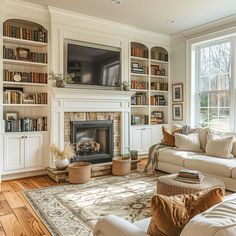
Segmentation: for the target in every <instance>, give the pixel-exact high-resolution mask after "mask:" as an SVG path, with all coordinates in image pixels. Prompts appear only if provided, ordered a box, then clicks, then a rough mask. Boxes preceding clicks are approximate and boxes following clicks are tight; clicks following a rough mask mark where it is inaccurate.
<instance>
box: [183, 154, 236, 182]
mask: <svg viewBox="0 0 236 236" xmlns="http://www.w3.org/2000/svg"><path fill="white" fill-rule="evenodd" d="M184 167H185V168H189V169H195V170H200V171H202V172H206V173H208V174H212V175H217V176H222V177H226V178H231V177H232V169H233V168H236V158H232V159H224V158H217V157H211V156H206V155H196V156H192V157H191V159H190V158H189V159H186V160H185V161H184Z"/></svg>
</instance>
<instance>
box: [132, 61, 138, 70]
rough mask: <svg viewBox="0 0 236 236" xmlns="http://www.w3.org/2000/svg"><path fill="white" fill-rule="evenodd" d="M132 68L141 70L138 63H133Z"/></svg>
mask: <svg viewBox="0 0 236 236" xmlns="http://www.w3.org/2000/svg"><path fill="white" fill-rule="evenodd" d="M131 65H132V68H136V69H138V68H139V64H138V63H137V62H132V64H131Z"/></svg>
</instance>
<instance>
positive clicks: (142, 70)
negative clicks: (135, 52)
mask: <svg viewBox="0 0 236 236" xmlns="http://www.w3.org/2000/svg"><path fill="white" fill-rule="evenodd" d="M131 73H136V74H148V66H143V67H142V68H136V67H132V68H131Z"/></svg>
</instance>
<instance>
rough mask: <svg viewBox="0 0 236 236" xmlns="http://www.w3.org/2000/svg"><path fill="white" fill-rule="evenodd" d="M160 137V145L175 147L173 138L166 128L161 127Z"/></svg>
mask: <svg viewBox="0 0 236 236" xmlns="http://www.w3.org/2000/svg"><path fill="white" fill-rule="evenodd" d="M162 135H163V138H162V140H161V144H163V145H166V146H170V147H175V136H174V134H172V133H171V132H170V131H169V130H168V129H167V128H166V127H164V126H162Z"/></svg>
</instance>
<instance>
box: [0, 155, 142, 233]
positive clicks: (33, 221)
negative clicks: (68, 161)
mask: <svg viewBox="0 0 236 236" xmlns="http://www.w3.org/2000/svg"><path fill="white" fill-rule="evenodd" d="M145 163H146V160H145V159H143V160H142V161H141V162H139V164H138V169H139V170H142V169H143V168H144V165H145ZM54 185H58V184H57V183H56V182H55V181H53V180H52V179H51V178H50V177H48V176H46V175H45V176H37V177H30V178H24V179H17V180H11V181H4V182H2V184H0V188H1V189H0V190H1V191H0V236H38V235H46V236H49V235H50V233H49V232H48V230H47V228H46V227H45V226H44V224H43V223H42V221H41V220H40V219H39V218H38V216H37V215H36V214H35V212H34V210H33V209H32V208H31V207H30V205H29V204H28V202H27V201H26V199H25V198H24V196H23V194H22V192H21V191H22V190H27V189H36V188H42V187H48V186H54Z"/></svg>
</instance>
